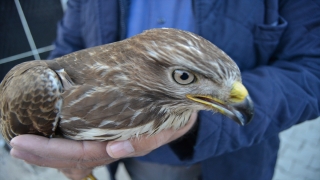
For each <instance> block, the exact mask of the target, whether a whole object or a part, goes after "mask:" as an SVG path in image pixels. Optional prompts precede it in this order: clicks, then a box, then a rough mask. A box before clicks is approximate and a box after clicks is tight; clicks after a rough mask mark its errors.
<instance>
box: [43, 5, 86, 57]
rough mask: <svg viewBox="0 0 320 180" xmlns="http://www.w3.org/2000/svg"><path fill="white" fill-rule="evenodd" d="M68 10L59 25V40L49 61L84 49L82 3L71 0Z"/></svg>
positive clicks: (56, 41)
mask: <svg viewBox="0 0 320 180" xmlns="http://www.w3.org/2000/svg"><path fill="white" fill-rule="evenodd" d="M67 8H68V9H67V11H66V12H65V14H64V17H63V19H62V20H61V21H60V22H59V23H58V29H57V38H56V40H55V42H54V45H55V49H54V50H53V51H51V53H50V55H49V57H48V59H53V58H56V57H60V56H63V55H65V54H69V53H71V52H74V51H77V50H80V49H83V48H84V47H83V40H82V38H81V2H80V1H79V0H70V1H68V4H67Z"/></svg>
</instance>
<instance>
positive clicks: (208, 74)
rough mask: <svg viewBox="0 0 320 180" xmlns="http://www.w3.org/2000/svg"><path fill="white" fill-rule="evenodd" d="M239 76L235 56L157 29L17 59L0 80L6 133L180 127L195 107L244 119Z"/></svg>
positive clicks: (93, 136)
mask: <svg viewBox="0 0 320 180" xmlns="http://www.w3.org/2000/svg"><path fill="white" fill-rule="evenodd" d="M240 82H241V76H240V71H239V69H238V67H237V66H236V64H235V63H234V62H233V61H232V60H231V59H230V58H229V57H228V56H227V55H226V54H225V53H224V52H222V51H221V50H220V49H218V48H217V47H216V46H214V45H213V44H211V43H210V42H208V41H206V40H205V39H203V38H201V37H199V36H197V35H195V34H192V33H189V32H185V31H180V30H175V29H154V30H149V31H146V32H144V33H142V34H140V35H137V36H135V37H132V38H130V39H127V40H124V41H120V42H116V43H112V44H108V45H102V46H98V47H93V48H89V49H85V50H81V51H78V52H75V53H72V54H69V55H65V56H63V57H61V58H57V59H54V60H50V61H39V60H38V61H30V62H26V63H22V64H20V65H18V66H16V67H14V68H13V69H12V70H11V71H10V72H9V73H8V74H7V75H6V77H5V78H4V80H3V81H2V83H1V85H0V101H1V102H0V105H1V106H0V108H1V109H0V110H1V112H0V113H1V114H0V115H1V116H0V118H1V119H0V125H1V130H2V133H3V135H4V137H5V139H6V140H7V141H10V140H11V139H12V138H13V137H15V136H17V135H19V134H27V133H32V134H39V135H44V136H52V135H54V134H55V133H57V132H59V133H61V134H62V135H63V136H64V137H66V138H70V139H75V140H123V139H129V138H130V137H133V136H139V135H141V134H149V135H150V134H154V133H157V132H159V131H161V130H164V129H168V128H174V129H178V128H180V127H182V126H184V125H185V124H186V123H187V122H188V120H189V117H190V115H191V114H192V112H193V111H199V110H212V109H214V110H217V111H219V112H221V113H223V114H227V115H228V116H229V117H231V116H232V114H234V115H235V116H234V117H236V116H237V118H240V119H241V117H239V113H238V114H237V113H234V111H235V109H232V108H233V106H235V107H236V106H238V105H239V104H240V105H241V104H242V101H244V100H245V98H246V97H247V95H248V94H247V92H246V90H245V89H244V90H243V86H242V85H241V83H240ZM241 88H242V89H241ZM239 89H240V90H239ZM230 92H231V93H230ZM239 92H240V95H239ZM241 93H242V94H241ZM206 102H207V104H206ZM246 103H247V104H246V105H248V101H246ZM249 104H250V105H248V106H250V107H249V109H250V108H251V110H252V105H251V102H249ZM229 110H230V111H229ZM251 110H250V112H249V113H247V112H245V113H247V114H249V116H250V117H244V119H247V118H248V119H251V115H252V112H251ZM250 113H251V115H250ZM240 114H241V113H240ZM232 117H233V116H232ZM240 121H242V120H240Z"/></svg>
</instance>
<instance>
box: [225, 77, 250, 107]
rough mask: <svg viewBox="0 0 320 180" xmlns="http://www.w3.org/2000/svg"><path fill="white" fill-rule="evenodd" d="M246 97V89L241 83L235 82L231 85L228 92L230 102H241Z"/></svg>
mask: <svg viewBox="0 0 320 180" xmlns="http://www.w3.org/2000/svg"><path fill="white" fill-rule="evenodd" d="M247 96H248V91H247V89H246V88H245V87H244V86H243V84H242V83H241V82H238V81H236V82H235V83H233V85H232V89H231V92H230V99H229V100H230V101H231V102H234V103H238V102H241V101H243V100H244V99H245V98H246V97H247Z"/></svg>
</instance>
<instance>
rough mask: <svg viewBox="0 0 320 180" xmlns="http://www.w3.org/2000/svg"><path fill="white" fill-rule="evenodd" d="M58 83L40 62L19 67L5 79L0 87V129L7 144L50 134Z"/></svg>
mask: <svg viewBox="0 0 320 180" xmlns="http://www.w3.org/2000/svg"><path fill="white" fill-rule="evenodd" d="M59 83H60V81H59V80H58V77H57V75H56V73H55V72H54V71H52V70H51V69H49V68H47V66H46V64H45V63H44V62H43V61H30V62H26V63H22V64H19V65H17V66H15V67H14V68H13V69H12V70H11V71H10V72H9V73H8V74H7V75H6V76H5V78H4V80H3V81H2V83H1V85H0V105H1V106H0V125H1V131H2V134H3V135H4V138H5V139H6V140H7V141H8V142H9V141H10V140H11V139H12V138H13V137H15V136H17V135H20V134H29V133H31V134H40V135H44V136H50V135H52V134H53V132H54V130H55V125H56V123H57V122H56V121H57V120H58V119H57V118H56V116H57V113H58V111H59V109H58V108H57V107H56V103H57V102H58V101H59V100H60V95H59V94H60V93H61V92H62V89H61V84H59Z"/></svg>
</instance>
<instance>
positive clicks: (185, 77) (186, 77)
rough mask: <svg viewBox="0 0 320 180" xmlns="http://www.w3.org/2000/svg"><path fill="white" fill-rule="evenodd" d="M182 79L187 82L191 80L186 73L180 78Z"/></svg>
mask: <svg viewBox="0 0 320 180" xmlns="http://www.w3.org/2000/svg"><path fill="white" fill-rule="evenodd" d="M180 78H181V79H182V80H187V79H188V78H189V74H188V73H185V72H184V73H183V74H182V75H181V76H180Z"/></svg>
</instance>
